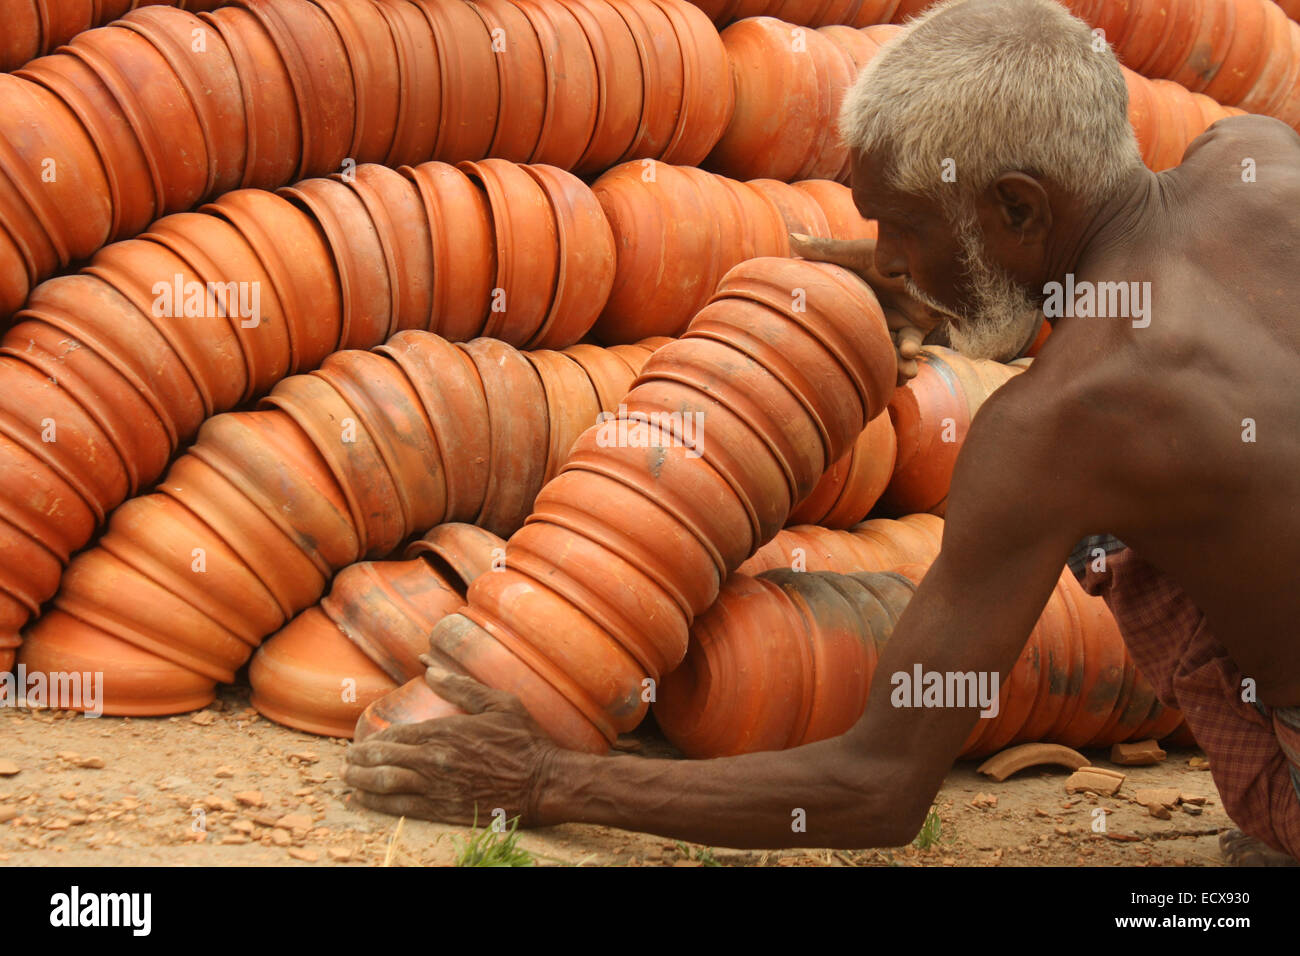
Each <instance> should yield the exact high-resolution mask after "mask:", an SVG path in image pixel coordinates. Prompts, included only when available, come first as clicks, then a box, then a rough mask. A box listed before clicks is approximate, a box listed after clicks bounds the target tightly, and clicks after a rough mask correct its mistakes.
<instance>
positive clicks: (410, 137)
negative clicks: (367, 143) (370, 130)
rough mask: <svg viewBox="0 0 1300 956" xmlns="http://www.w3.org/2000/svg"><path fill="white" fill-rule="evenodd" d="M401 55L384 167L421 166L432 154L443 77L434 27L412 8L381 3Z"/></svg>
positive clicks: (400, 0)
mask: <svg viewBox="0 0 1300 956" xmlns="http://www.w3.org/2000/svg"><path fill="white" fill-rule="evenodd" d="M376 8H377V9H378V10H379V13H380V15H381V16H383V18H384V19H385V20H386V21H387V22H388V28H389V32H390V34H391V36H392V38H393V46H394V48H395V49H396V51H397V79H398V109H397V129H396V132H395V133H394V134H393V145H392V148H391V149H390V150H389V152H388V158H387V159H385V160H384V165H386V166H399V165H402V164H403V163H423V162H425V161H427V160H428V159H430V158H431V157H432V156H433V154H434V146H435V145H436V143H437V141H438V132H439V128H440V127H441V125H442V99H443V93H442V75H441V73H440V72H439V68H438V62H439V61H438V50H437V47H436V46H435V42H434V36H433V28H432V26H430V24H429V21H428V19H427V18H426V17H425V16H424V14H423V13H422V12H421V10H420V8H419V7H418V6H417V5H416V4H414V3H407V2H404V0H377V2H376Z"/></svg>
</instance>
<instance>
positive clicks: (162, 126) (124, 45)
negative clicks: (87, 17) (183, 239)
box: [66, 27, 211, 213]
mask: <svg viewBox="0 0 1300 956" xmlns="http://www.w3.org/2000/svg"><path fill="white" fill-rule="evenodd" d="M66 49H67V52H69V53H71V54H72V55H74V56H76V57H77V58H78V59H80V60H81V61H82V62H83V63H85V64H86V65H87V66H89V67H90V68H91V69H92V70H94V71H95V73H96V74H97V75H98V76H99V78H100V80H101V81H102V82H103V83H104V84H105V85H106V86H107V87H108V88H109V90H110V91H111V92H112V95H113V98H114V99H115V100H117V103H118V106H119V107H120V109H121V110H122V112H123V113H124V114H125V115H126V117H127V120H128V122H129V123H130V125H131V130H132V132H133V133H134V135H135V138H136V140H137V141H138V142H139V143H140V145H141V147H142V148H143V150H144V156H145V160H146V161H147V162H148V164H149V170H150V176H151V178H152V181H153V190H154V197H155V207H156V208H157V209H158V210H159V211H161V212H163V213H168V212H179V211H181V210H184V209H190V208H192V207H193V206H194V205H195V204H196V203H197V202H198V201H199V200H200V199H202V198H203V196H204V193H205V190H206V189H207V186H208V180H209V163H210V162H211V160H210V158H209V157H208V153H207V145H206V143H205V141H204V135H203V125H202V123H201V122H200V121H199V117H198V113H197V112H196V111H195V108H194V104H193V103H192V102H191V100H190V96H189V94H188V93H187V92H186V91H185V87H184V86H182V85H181V81H180V79H179V78H178V77H177V75H176V73H175V72H173V70H172V68H171V66H170V65H168V63H167V60H166V58H165V57H164V56H163V55H162V54H161V53H159V52H158V50H157V49H156V48H155V47H154V46H153V44H151V43H150V42H149V41H148V40H146V39H145V38H144V37H143V36H141V35H140V34H138V33H136V32H134V31H133V30H128V29H126V28H123V27H104V28H102V29H99V30H90V31H87V32H86V33H82V34H80V35H79V36H78V37H77V38H76V39H75V40H73V41H72V44H71V45H70V46H68V47H67V48H66Z"/></svg>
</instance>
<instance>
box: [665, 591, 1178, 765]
mask: <svg viewBox="0 0 1300 956" xmlns="http://www.w3.org/2000/svg"><path fill="white" fill-rule="evenodd" d="M901 570H902V571H903V572H904V573H871V572H868V573H853V574H836V573H830V572H811V573H799V572H795V571H790V570H778V571H768V572H765V573H764V574H762V575H761V576H760V577H757V578H750V577H746V576H744V575H737V576H736V577H734V578H732V579H731V580H730V581H728V582H727V585H726V587H725V588H724V589H723V591H722V594H721V596H720V598H719V600H718V602H717V604H715V605H714V606H713V608H712V609H711V610H710V611H709V612H708V613H707V614H705V615H704V616H702V617H701V618H699V619H698V620H697V621H696V623H695V626H694V627H693V628H692V631H691V644H690V650H689V651H688V652H687V655H686V659H685V661H683V663H682V666H681V667H679V668H678V669H677V670H675V671H673V672H672V673H671V674H669V675H668V676H667V677H666V678H665V679H664V681H663V683H662V685H661V686H660V687H659V693H658V700H657V702H656V704H655V718H656V720H657V721H658V724H659V726H660V728H661V729H662V730H663V732H664V734H665V735H666V736H667V737H668V739H669V740H671V741H672V742H673V743H674V744H676V745H677V746H678V747H679V748H680V749H681V750H682V751H683V752H685V753H686V754H687V755H689V756H692V757H720V756H727V755H730V754H738V753H750V752H754V751H760V750H781V749H785V748H788V747H797V746H799V745H801V744H806V743H812V742H814V741H817V740H825V739H827V738H829V737H834V736H837V735H839V734H842V733H844V732H845V731H847V730H848V729H849V728H850V727H852V726H853V724H854V723H855V722H856V721H857V719H858V718H859V717H860V716H861V714H862V711H863V709H864V708H865V706H866V701H867V694H868V691H869V690H870V688H871V682H872V678H873V676H875V672H876V669H877V668H876V665H877V662H878V660H879V657H880V653H881V651H882V649H883V647H884V645H885V643H886V642H887V641H888V639H889V636H890V634H891V633H892V632H893V628H894V625H895V624H896V623H897V622H898V619H899V617H900V616H901V614H902V612H903V610H904V609H905V607H906V605H907V602H908V600H909V599H910V597H911V592H912V590H913V584H914V583H915V581H917V580H919V575H920V574H922V573H924V568H923V567H920V566H917V565H911V566H909V567H907V568H904V569H901ZM905 575H910V576H911V578H912V580H909V579H908V577H907V576H905ZM908 676H912V675H908ZM892 683H893V682H892V681H891V680H890V675H880V680H879V682H878V685H877V687H876V689H875V692H876V693H877V694H890V693H891V692H892V691H893V690H894V687H892V686H891V684H892ZM909 699H910V698H909ZM1181 722H1182V715H1181V714H1180V713H1179V712H1178V711H1175V710H1172V709H1170V708H1167V707H1165V706H1164V705H1163V704H1161V703H1160V702H1159V701H1158V700H1156V696H1155V691H1154V689H1153V688H1152V687H1151V685H1150V684H1149V683H1148V682H1147V681H1146V680H1145V679H1144V678H1143V677H1142V676H1141V675H1140V674H1139V673H1138V672H1137V668H1136V666H1135V665H1134V663H1133V659H1132V658H1131V657H1130V656H1129V655H1128V653H1127V651H1126V650H1125V647H1124V642H1123V639H1122V637H1121V635H1120V633H1119V629H1118V627H1117V626H1116V624H1115V621H1114V618H1113V617H1112V616H1111V614H1110V612H1109V610H1108V609H1107V608H1106V606H1105V602H1104V601H1102V600H1101V599H1100V598H1094V597H1090V596H1088V595H1087V594H1086V593H1085V592H1084V591H1083V589H1082V588H1081V587H1080V586H1079V584H1078V582H1076V581H1075V579H1074V576H1073V575H1072V574H1071V573H1070V572H1069V571H1068V570H1066V571H1064V572H1063V573H1062V575H1061V578H1060V580H1059V581H1058V583H1057V586H1056V588H1055V590H1054V591H1053V592H1052V596H1051V598H1050V599H1049V600H1048V602H1047V605H1046V606H1045V607H1044V609H1043V613H1042V615H1041V616H1040V618H1039V620H1038V623H1037V624H1036V625H1035V627H1034V629H1033V632H1032V633H1031V634H1030V636H1029V640H1028V643H1027V644H1026V645H1025V648H1024V650H1023V651H1022V653H1021V655H1020V657H1019V659H1018V660H1017V661H1016V663H1015V665H1014V667H1013V668H1012V670H1011V672H1010V674H1009V675H1008V677H1007V679H1006V680H1005V681H1004V682H1002V683H1001V685H1000V687H999V700H998V708H997V713H996V715H994V716H990V717H988V718H985V719H981V720H979V721H978V722H977V724H976V726H975V728H974V730H973V731H972V732H971V734H970V736H969V737H968V738H967V740H966V743H965V744H964V745H963V747H962V750H961V753H962V755H963V756H981V755H984V754H989V753H994V752H996V751H998V750H1001V749H1002V748H1003V747H1005V746H1007V745H1008V744H1012V743H1019V742H1028V741H1055V742H1057V743H1062V744H1065V745H1067V746H1070V747H1103V746H1110V745H1111V744H1113V743H1117V742H1120V741H1124V740H1142V739H1147V738H1151V737H1155V738H1163V737H1166V736H1168V735H1169V734H1171V733H1173V732H1174V730H1175V729H1176V728H1177V727H1178V726H1179V724H1181Z"/></svg>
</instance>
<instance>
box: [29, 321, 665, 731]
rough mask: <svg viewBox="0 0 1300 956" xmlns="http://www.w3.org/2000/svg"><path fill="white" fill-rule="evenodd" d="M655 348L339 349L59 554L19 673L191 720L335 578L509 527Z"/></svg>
mask: <svg viewBox="0 0 1300 956" xmlns="http://www.w3.org/2000/svg"><path fill="white" fill-rule="evenodd" d="M659 344H660V343H659V342H657V341H656V342H652V343H650V344H648V345H642V346H632V345H625V346H616V347H614V348H612V349H608V350H606V349H601V348H598V347H596V346H590V345H578V346H573V347H572V348H570V349H568V350H566V351H565V352H553V351H534V352H518V351H516V350H515V349H513V348H512V347H511V346H509V345H507V344H505V343H504V342H500V341H498V340H496V339H486V338H480V339H475V340H473V341H472V342H469V343H467V344H464V343H462V344H452V343H450V342H448V341H446V340H445V339H443V338H441V337H440V336H437V335H434V334H432V333H428V332H414V331H407V332H401V333H399V334H398V335H396V336H394V337H393V338H392V339H390V340H389V341H388V342H387V343H386V344H385V345H383V346H380V347H379V348H378V349H376V350H375V351H373V352H366V351H359V350H344V351H340V352H336V353H334V354H333V355H331V356H330V357H329V358H328V359H326V361H325V362H324V364H323V365H322V366H321V368H320V369H319V370H317V371H315V372H313V373H311V374H308V375H296V376H292V377H290V378H286V379H284V380H283V381H281V382H280V383H279V385H277V386H276V388H275V389H274V390H273V391H272V393H271V394H270V395H269V396H268V397H267V398H266V399H264V400H263V402H262V410H259V411H251V412H230V413H227V414H223V415H217V416H214V417H213V418H210V419H208V421H207V422H205V423H204V425H203V427H202V429H201V430H200V432H199V437H198V441H197V443H196V444H195V445H194V446H193V447H192V448H191V449H190V450H189V452H187V453H186V454H185V455H183V456H181V457H180V458H178V459H177V460H176V461H175V462H174V463H173V464H172V466H171V468H170V469H169V470H168V473H167V476H166V478H165V479H164V480H163V481H162V483H161V484H160V485H159V487H158V490H157V492H155V493H153V494H148V495H144V496H142V497H138V498H134V499H132V500H131V501H129V502H127V503H126V504H125V505H123V506H122V507H120V508H118V509H117V510H116V511H115V512H114V513H113V516H112V518H111V520H110V522H109V526H108V530H107V532H106V533H105V534H104V535H103V537H101V538H100V540H99V542H98V543H97V545H96V546H95V547H93V548H90V549H88V550H85V551H82V552H81V553H80V554H78V555H77V556H76V557H75V558H74V559H73V560H72V562H71V564H70V565H69V566H68V569H67V571H66V573H65V574H64V575H63V582H62V587H61V588H60V590H59V592H58V594H57V595H56V596H55V598H54V601H53V606H52V609H51V610H49V611H47V612H46V613H45V614H44V616H42V617H41V618H40V619H39V620H38V621H37V622H36V624H35V625H34V626H33V627H32V628H31V629H30V631H29V633H28V635H27V641H26V643H25V644H24V645H23V647H22V651H21V655H22V656H21V660H22V661H23V663H25V664H26V666H27V668H28V670H29V671H53V670H72V671H78V672H80V671H99V672H103V673H104V709H105V712H106V713H110V714H157V713H175V712H178V711H181V710H186V709H191V708H193V707H199V706H203V705H204V704H205V703H206V702H208V701H210V700H211V699H212V695H213V689H214V686H215V683H216V682H218V681H222V682H231V681H233V680H234V677H235V672H236V671H237V670H238V669H239V668H240V667H241V666H242V665H243V664H244V662H245V661H246V660H247V659H248V657H249V655H250V654H251V653H252V652H253V650H254V649H255V648H256V647H257V646H258V644H259V643H260V642H261V640H262V638H264V637H265V636H266V635H267V634H270V633H272V632H274V631H276V630H277V629H279V628H280V627H281V626H282V625H283V624H284V623H285V622H286V621H288V620H291V619H293V617H294V616H295V615H296V614H297V613H298V612H299V611H301V610H303V609H304V608H306V607H309V606H311V605H312V604H314V603H315V602H316V601H317V600H318V599H319V598H320V595H321V593H322V591H323V590H324V589H325V587H326V585H327V584H328V582H329V581H330V579H331V578H332V577H333V575H334V574H335V573H336V572H337V571H339V570H340V569H342V568H344V567H346V566H348V565H350V564H353V563H355V562H357V561H358V560H360V559H361V558H363V557H368V558H379V557H385V556H387V555H389V554H391V553H392V552H394V551H395V550H396V549H398V548H399V547H400V546H401V545H402V543H403V542H405V541H407V540H408V539H410V538H411V536H412V535H414V534H419V533H421V532H422V531H425V530H426V529H429V528H432V527H434V526H436V525H439V524H442V523H444V522H448V521H463V522H474V523H476V524H478V525H480V526H482V527H483V528H485V529H487V530H488V531H491V532H493V533H495V534H499V535H507V534H510V533H511V532H513V531H514V530H515V529H517V528H519V527H520V526H521V525H522V524H523V522H524V519H525V518H526V517H527V516H528V514H529V512H530V510H531V509H532V505H533V500H534V498H535V497H536V496H537V494H538V492H539V491H540V490H541V488H542V486H543V484H544V483H545V482H546V481H547V480H548V479H549V478H551V477H552V476H553V475H554V474H555V473H556V472H557V471H558V470H559V468H560V466H561V464H562V463H563V461H564V459H565V454H566V452H567V450H568V447H569V446H570V445H571V444H573V442H574V440H575V439H576V438H577V437H578V435H580V434H582V433H583V432H584V430H585V429H587V427H588V426H589V425H590V424H592V423H593V422H594V421H596V419H597V416H598V415H599V414H600V413H601V412H602V411H610V410H611V408H610V403H612V402H615V401H618V400H620V399H621V398H622V397H623V396H624V394H625V393H626V391H627V390H628V388H629V387H630V384H631V382H632V380H633V379H634V378H635V376H636V373H637V370H638V369H639V368H640V366H641V365H642V363H644V362H645V360H646V359H647V358H648V357H649V355H650V353H651V351H652V347H653V346H655V345H659ZM146 662H147V663H146ZM140 675H147V677H142V676H140Z"/></svg>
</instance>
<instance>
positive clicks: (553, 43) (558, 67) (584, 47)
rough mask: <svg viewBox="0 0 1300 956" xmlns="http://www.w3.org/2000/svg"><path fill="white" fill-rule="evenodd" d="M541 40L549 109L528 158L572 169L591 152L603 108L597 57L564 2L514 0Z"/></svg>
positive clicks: (572, 13)
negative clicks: (548, 2) (590, 148)
mask: <svg viewBox="0 0 1300 956" xmlns="http://www.w3.org/2000/svg"><path fill="white" fill-rule="evenodd" d="M516 5H517V6H518V7H519V9H520V10H521V11H522V12H523V13H524V15H525V16H527V17H528V20H529V22H530V23H531V24H532V26H533V30H534V31H535V32H536V35H537V37H538V39H539V41H540V43H541V49H542V57H543V61H544V63H545V65H546V84H547V85H546V113H545V116H544V117H543V120H542V129H541V132H540V134H539V136H538V141H537V148H536V149H535V150H534V152H533V154H532V157H531V158H530V160H529V161H530V162H534V163H546V164H549V165H551V166H558V167H560V168H561V169H572V168H573V167H574V166H575V165H576V164H577V162H578V160H579V159H580V158H581V157H582V156H584V155H585V154H586V153H587V149H588V146H589V145H590V143H591V140H592V136H593V134H594V133H595V131H596V117H597V115H598V114H599V111H600V87H599V78H598V74H597V65H596V57H595V54H593V52H592V46H591V44H590V43H589V42H588V40H587V34H586V33H585V32H584V31H583V27H582V23H581V22H580V21H579V20H578V18H577V16H575V14H574V12H573V11H572V10H571V9H570V8H569V7H568V6H565V5H562V4H541V3H533V2H531V0H523V2H519V3H517V4H516Z"/></svg>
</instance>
